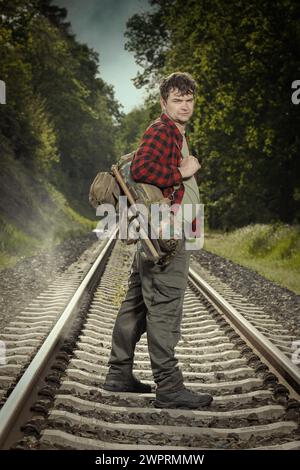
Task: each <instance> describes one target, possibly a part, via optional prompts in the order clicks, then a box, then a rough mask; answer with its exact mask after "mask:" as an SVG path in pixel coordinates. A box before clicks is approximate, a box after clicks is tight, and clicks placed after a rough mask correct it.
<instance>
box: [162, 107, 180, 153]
mask: <svg viewBox="0 0 300 470" xmlns="http://www.w3.org/2000/svg"><path fill="white" fill-rule="evenodd" d="M160 120H161V121H162V122H163V123H164V124H166V125H167V126H168V127H169V128H170V129H171V130H172V131H173V132H174V134H175V137H176V140H177V141H178V142H179V143H180V147H181V146H182V139H183V136H182V134H181V132H180V130H179V129H178V127H177V126H176V124H175V122H174V121H172V119H170V118H169V116H168V115H167V114H165V113H162V114H161V115H160Z"/></svg>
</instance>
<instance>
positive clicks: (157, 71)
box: [126, 0, 300, 228]
mask: <svg viewBox="0 0 300 470" xmlns="http://www.w3.org/2000/svg"><path fill="white" fill-rule="evenodd" d="M150 3H151V4H152V5H153V7H154V9H153V11H152V12H150V13H147V14H143V15H135V16H133V17H132V18H131V19H130V20H129V21H128V25H127V33H126V36H127V49H128V50H130V51H132V52H134V54H135V59H136V61H137V63H138V64H140V65H142V66H143V67H144V70H143V72H142V74H139V75H138V76H137V77H136V82H137V84H138V85H140V86H141V85H142V84H148V86H149V88H150V89H153V86H154V85H155V84H156V83H157V80H158V79H159V78H160V77H161V76H163V75H165V74H168V73H171V72H173V71H175V70H178V69H179V70H185V71H187V72H190V73H191V74H192V75H193V76H194V78H195V79H196V81H197V82H198V94H197V102H196V109H195V118H194V121H193V127H192V135H191V140H192V143H193V148H192V151H193V154H195V155H198V156H199V157H200V158H201V160H202V162H203V165H202V174H201V180H202V181H201V185H200V192H201V196H202V201H203V202H204V203H205V204H206V216H207V217H208V223H209V225H210V226H211V227H220V228H221V227H223V228H230V227H239V226H242V225H245V224H249V223H252V222H259V223H268V222H272V221H274V220H281V221H284V222H288V223H292V222H297V221H299V219H300V198H299V194H300V168H299V162H298V160H299V159H298V155H299V150H300V148H299V147H300V140H299V127H300V114H299V109H298V108H297V106H295V105H293V104H292V102H291V84H292V82H293V80H295V79H297V78H299V77H297V76H296V74H297V73H298V72H299V68H300V23H299V19H300V8H299V3H298V2H296V1H295V0H285V1H279V0H277V1H272V2H271V1H270V0H250V1H248V2H246V1H242V0H239V1H236V0H228V1H227V2H226V7H225V6H224V2H222V1H221V0H211V1H209V2H206V1H205V0H198V1H195V0H167V1H163V0H151V2H150ZM158 24H159V27H157V25H158ZM153 31H155V32H154V33H153ZM151 32H152V33H151ZM151 34H153V35H152V39H151Z"/></svg>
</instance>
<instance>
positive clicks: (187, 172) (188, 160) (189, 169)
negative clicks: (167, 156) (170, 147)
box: [178, 155, 201, 178]
mask: <svg viewBox="0 0 300 470" xmlns="http://www.w3.org/2000/svg"><path fill="white" fill-rule="evenodd" d="M200 168H201V165H200V163H199V161H198V159H197V158H196V157H193V155H188V156H187V157H185V158H183V159H182V161H181V164H180V167H179V168H178V169H179V171H180V173H181V175H182V178H189V177H190V176H193V175H194V174H195V173H196V172H197V171H198V170H199V169H200Z"/></svg>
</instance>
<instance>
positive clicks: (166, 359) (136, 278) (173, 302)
mask: <svg viewBox="0 0 300 470" xmlns="http://www.w3.org/2000/svg"><path fill="white" fill-rule="evenodd" d="M189 262H190V251H186V250H185V246H184V242H182V247H181V249H180V251H179V252H178V253H177V254H176V256H174V258H173V259H172V261H171V262H170V263H169V264H168V265H167V266H158V265H156V264H154V263H153V262H151V261H147V260H145V259H144V258H143V257H142V255H141V253H140V252H139V251H137V252H136V253H135V256H134V260H133V263H132V267H131V273H130V277H129V280H128V291H127V295H126V298H125V300H124V301H123V302H122V305H121V308H120V310H119V313H118V315H117V318H116V322H115V325H114V329H113V334H112V348H111V354H110V359H109V362H108V365H109V371H108V375H107V379H108V378H109V379H116V380H118V379H122V378H123V379H124V378H125V377H126V376H131V374H132V368H133V361H134V351H135V346H136V343H137V342H138V341H139V340H140V337H141V335H142V334H143V333H144V332H146V333H147V342H148V351H149V356H150V361H151V367H152V373H153V378H154V381H155V383H156V385H157V390H159V391H160V392H165V391H171V390H172V391H177V390H180V389H181V388H182V387H183V376H182V372H181V370H180V369H179V367H178V365H177V362H178V361H177V359H176V358H175V351H174V349H175V346H176V345H177V343H178V341H179V339H180V326H181V320H182V306H183V300H184V293H185V289H186V286H187V278H188V271H189Z"/></svg>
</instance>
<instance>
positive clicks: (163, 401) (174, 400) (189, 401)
mask: <svg viewBox="0 0 300 470" xmlns="http://www.w3.org/2000/svg"><path fill="white" fill-rule="evenodd" d="M212 401H213V397H212V396H211V395H209V394H208V393H196V392H194V391H193V390H188V389H187V388H185V387H184V388H182V389H180V390H178V391H176V392H169V393H167V392H165V393H160V392H159V391H158V392H157V393H156V400H155V401H154V406H155V407H156V408H188V409H197V408H201V407H203V406H208V405H210V403H211V402H212Z"/></svg>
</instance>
